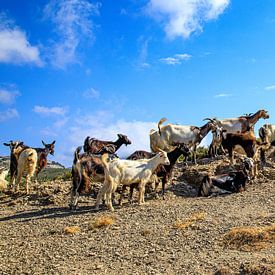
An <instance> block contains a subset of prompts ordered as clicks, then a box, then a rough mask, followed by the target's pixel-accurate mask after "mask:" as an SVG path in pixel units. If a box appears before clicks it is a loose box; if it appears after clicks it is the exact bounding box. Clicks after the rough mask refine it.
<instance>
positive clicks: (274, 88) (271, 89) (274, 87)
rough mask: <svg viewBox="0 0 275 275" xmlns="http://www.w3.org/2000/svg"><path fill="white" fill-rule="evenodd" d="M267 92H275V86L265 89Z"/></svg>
mask: <svg viewBox="0 0 275 275" xmlns="http://www.w3.org/2000/svg"><path fill="white" fill-rule="evenodd" d="M264 89H265V90H266V91H273V90H275V85H272V86H267V87H265V88H264Z"/></svg>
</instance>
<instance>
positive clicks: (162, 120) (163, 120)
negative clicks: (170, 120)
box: [158, 117, 167, 136]
mask: <svg viewBox="0 0 275 275" xmlns="http://www.w3.org/2000/svg"><path fill="white" fill-rule="evenodd" d="M166 120H167V118H166V117H163V118H162V119H161V120H160V121H159V123H158V129H159V135H160V136H161V131H160V126H161V124H162V123H163V122H165V121H166Z"/></svg>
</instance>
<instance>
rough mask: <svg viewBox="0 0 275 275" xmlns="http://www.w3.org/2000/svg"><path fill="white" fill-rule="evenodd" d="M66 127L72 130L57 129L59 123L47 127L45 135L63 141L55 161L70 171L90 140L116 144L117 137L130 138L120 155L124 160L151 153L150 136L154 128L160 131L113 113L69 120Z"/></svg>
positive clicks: (102, 112) (107, 112) (105, 112)
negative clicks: (140, 152) (76, 152)
mask: <svg viewBox="0 0 275 275" xmlns="http://www.w3.org/2000/svg"><path fill="white" fill-rule="evenodd" d="M65 123H66V125H69V126H66V127H60V128H58V126H60V124H59V123H58V122H56V123H54V124H53V125H51V126H48V127H45V128H44V129H43V131H42V132H43V134H44V135H47V136H51V137H54V135H53V133H54V134H56V135H58V136H59V139H60V140H62V144H60V147H59V148H58V153H57V154H56V155H55V160H57V161H60V162H61V163H62V164H64V165H65V166H67V167H68V166H71V165H72V161H73V152H74V150H75V149H76V148H77V147H78V146H81V145H83V142H84V139H85V138H86V137H87V136H90V137H95V138H98V139H102V140H111V141H115V140H116V139H117V134H125V135H127V136H128V138H129V139H130V140H131V141H132V144H131V145H128V146H127V147H126V146H125V145H122V146H121V147H120V149H119V150H118V152H117V154H118V155H119V156H120V157H122V158H124V157H127V156H129V155H130V154H131V153H133V152H134V151H135V150H147V151H150V142H149V132H150V130H151V129H152V128H156V127H157V125H156V123H155V122H144V121H128V120H123V119H121V120H115V119H114V116H113V112H110V111H104V110H102V111H98V112H95V113H90V114H86V115H83V114H78V115H77V116H70V118H69V120H66V121H65ZM56 124H57V125H56ZM61 124H62V122H61ZM58 146H59V145H58Z"/></svg>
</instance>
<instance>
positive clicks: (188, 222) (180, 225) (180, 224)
mask: <svg viewBox="0 0 275 275" xmlns="http://www.w3.org/2000/svg"><path fill="white" fill-rule="evenodd" d="M204 219H205V213H204V212H198V213H195V214H193V215H192V216H191V217H189V218H187V219H185V220H183V221H181V220H177V221H176V223H175V224H174V228H177V229H187V228H188V227H190V226H192V225H193V224H194V223H195V222H197V221H202V220H204Z"/></svg>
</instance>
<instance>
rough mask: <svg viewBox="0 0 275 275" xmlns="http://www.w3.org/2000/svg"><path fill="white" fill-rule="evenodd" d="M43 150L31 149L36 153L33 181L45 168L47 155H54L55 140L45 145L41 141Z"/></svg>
mask: <svg viewBox="0 0 275 275" xmlns="http://www.w3.org/2000/svg"><path fill="white" fill-rule="evenodd" d="M42 144H43V145H44V146H45V147H44V148H33V149H34V150H35V151H36V152H37V156H38V159H37V167H36V171H35V180H36V181H37V177H38V174H39V173H40V172H41V171H42V170H43V169H44V168H45V167H46V166H47V157H48V154H51V155H54V145H55V140H54V141H53V142H52V143H48V144H47V143H45V142H44V141H43V140H42Z"/></svg>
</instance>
